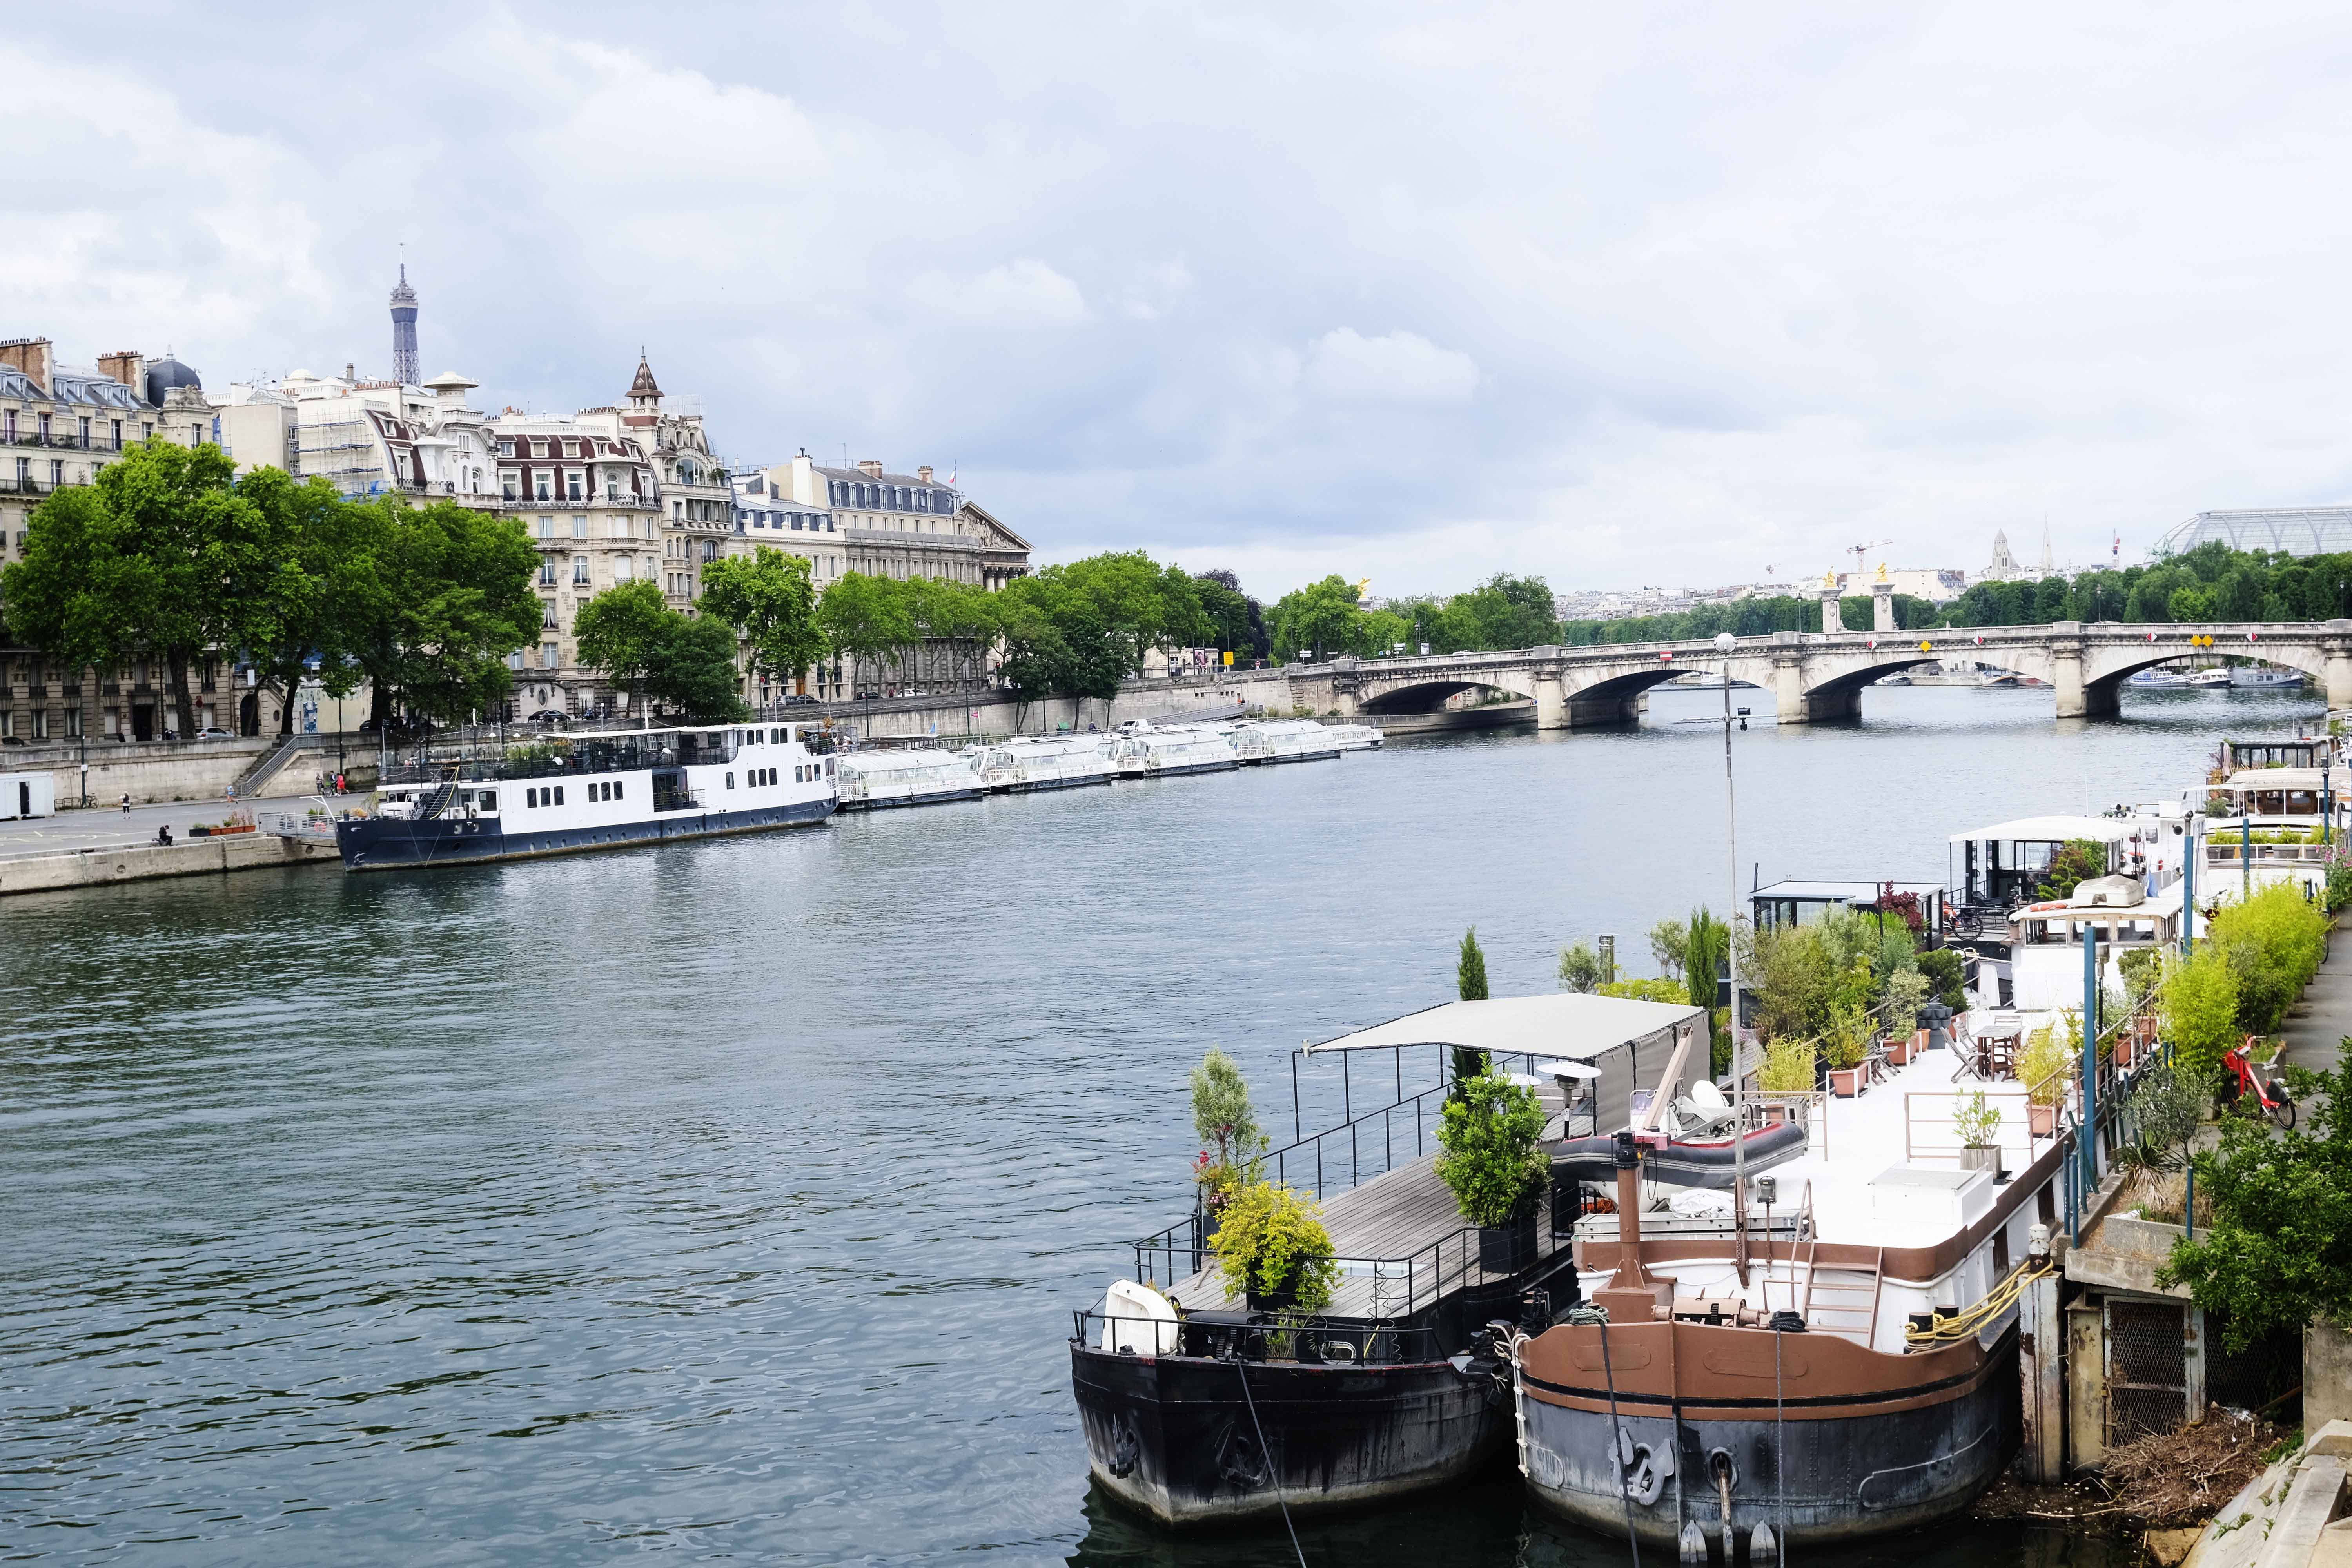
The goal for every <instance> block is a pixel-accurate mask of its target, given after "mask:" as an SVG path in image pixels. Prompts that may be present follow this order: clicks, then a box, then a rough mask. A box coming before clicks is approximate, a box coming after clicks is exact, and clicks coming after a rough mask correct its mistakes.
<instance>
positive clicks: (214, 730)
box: [196, 724, 236, 741]
mask: <svg viewBox="0 0 2352 1568" xmlns="http://www.w3.org/2000/svg"><path fill="white" fill-rule="evenodd" d="M196 739H197V740H199V741H234V740H236V736H234V735H232V734H230V733H229V732H228V731H226V730H224V729H222V728H221V727H220V726H219V725H217V724H215V725H214V726H212V727H211V728H209V729H205V730H199V731H196Z"/></svg>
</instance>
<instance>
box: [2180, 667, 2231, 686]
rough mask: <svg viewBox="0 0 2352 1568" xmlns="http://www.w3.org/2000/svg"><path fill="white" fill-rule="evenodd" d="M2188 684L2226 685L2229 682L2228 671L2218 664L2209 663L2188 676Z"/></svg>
mask: <svg viewBox="0 0 2352 1568" xmlns="http://www.w3.org/2000/svg"><path fill="white" fill-rule="evenodd" d="M2229 684H2230V672H2229V671H2228V670H2226V669H2224V668H2221V666H2220V665H2218V664H2216V665H2209V666H2207V667H2206V668H2203V669H2200V670H2199V671H2198V672H2197V673H2196V674H2194V675H2192V676H2190V677H2189V685H2191V686H2200V687H2213V686H2227V685H2229Z"/></svg>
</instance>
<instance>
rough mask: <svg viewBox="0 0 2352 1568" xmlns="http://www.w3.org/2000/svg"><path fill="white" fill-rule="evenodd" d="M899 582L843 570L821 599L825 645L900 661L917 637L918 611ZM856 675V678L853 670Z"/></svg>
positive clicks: (864, 657) (857, 657)
mask: <svg viewBox="0 0 2352 1568" xmlns="http://www.w3.org/2000/svg"><path fill="white" fill-rule="evenodd" d="M816 621H817V626H818V629H819V630H821V631H822V632H824V638H825V643H826V646H827V647H831V648H832V649H833V651H834V653H835V655H837V656H839V657H840V658H845V659H848V660H850V661H852V663H853V664H855V663H856V662H858V661H866V662H870V663H873V664H876V665H877V666H878V665H880V664H881V663H882V662H883V661H885V660H886V659H887V661H889V662H890V663H893V664H896V663H897V662H898V659H899V658H901V656H902V654H903V652H904V650H905V649H906V648H907V647H908V645H909V644H911V643H912V642H913V641H914V640H915V622H914V617H913V616H911V615H910V614H909V613H908V605H907V597H906V595H904V594H901V593H899V592H898V584H897V583H896V582H894V581H892V580H891V579H890V578H887V577H872V576H868V575H866V574H865V573H863V572H848V573H844V574H842V575H841V576H839V577H836V578H835V579H834V580H833V582H832V583H831V584H828V585H827V586H826V588H825V590H824V597H823V598H821V599H819V600H818V601H817V605H816ZM852 679H855V676H854V674H853V677H852Z"/></svg>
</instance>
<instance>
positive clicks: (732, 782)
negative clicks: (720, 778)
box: [727, 773, 735, 789]
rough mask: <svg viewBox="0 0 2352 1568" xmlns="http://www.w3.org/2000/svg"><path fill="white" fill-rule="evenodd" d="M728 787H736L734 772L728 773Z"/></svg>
mask: <svg viewBox="0 0 2352 1568" xmlns="http://www.w3.org/2000/svg"><path fill="white" fill-rule="evenodd" d="M727 787H728V788H729V789H733V788H734V787H735V775H734V774H733V773H729V774H728V775H727Z"/></svg>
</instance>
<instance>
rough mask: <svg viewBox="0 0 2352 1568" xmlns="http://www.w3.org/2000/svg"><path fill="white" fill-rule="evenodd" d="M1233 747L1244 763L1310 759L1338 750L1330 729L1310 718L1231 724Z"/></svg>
mask: <svg viewBox="0 0 2352 1568" xmlns="http://www.w3.org/2000/svg"><path fill="white" fill-rule="evenodd" d="M1234 752H1236V753H1237V754H1239V756H1240V757H1241V760H1242V763H1243V765H1244V766H1246V767H1256V766H1258V765H1260V764H1261V763H1312V762H1319V761H1321V760H1322V759H1323V758H1325V757H1336V756H1338V755H1339V742H1337V741H1336V740H1334V739H1333V738H1332V732H1331V731H1329V730H1328V729H1326V728H1325V727H1324V726H1323V725H1321V724H1318V723H1317V722H1316V721H1314V720H1312V719H1269V720H1265V721H1261V722H1258V723H1252V724H1238V725H1235V726H1234Z"/></svg>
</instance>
